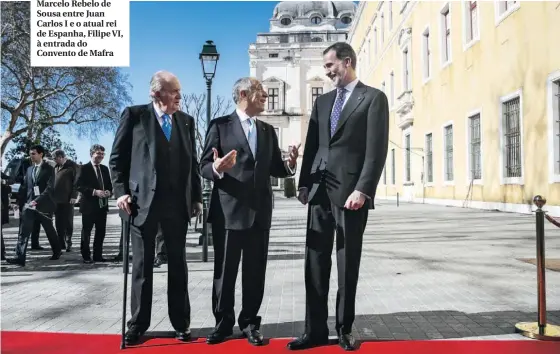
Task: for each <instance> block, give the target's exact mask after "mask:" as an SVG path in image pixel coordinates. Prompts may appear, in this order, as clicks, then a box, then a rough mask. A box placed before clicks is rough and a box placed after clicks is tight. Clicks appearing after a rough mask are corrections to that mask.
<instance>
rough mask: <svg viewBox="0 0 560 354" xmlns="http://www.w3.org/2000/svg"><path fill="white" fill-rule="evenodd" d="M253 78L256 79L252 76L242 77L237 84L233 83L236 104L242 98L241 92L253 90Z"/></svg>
mask: <svg viewBox="0 0 560 354" xmlns="http://www.w3.org/2000/svg"><path fill="white" fill-rule="evenodd" d="M253 80H255V79H254V78H252V77H242V78H241V79H239V80H237V81H236V82H235V84H233V92H232V96H233V102H235V104H238V103H239V101H240V99H241V92H243V91H246V92H249V91H251V88H252V87H253Z"/></svg>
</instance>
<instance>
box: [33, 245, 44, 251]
mask: <svg viewBox="0 0 560 354" xmlns="http://www.w3.org/2000/svg"><path fill="white" fill-rule="evenodd" d="M44 249H45V247H43V246H31V250H33V251H42V250H44Z"/></svg>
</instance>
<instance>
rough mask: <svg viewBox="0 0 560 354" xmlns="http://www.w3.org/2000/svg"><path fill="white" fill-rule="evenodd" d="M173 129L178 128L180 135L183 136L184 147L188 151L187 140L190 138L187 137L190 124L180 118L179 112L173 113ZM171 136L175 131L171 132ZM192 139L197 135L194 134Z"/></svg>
mask: <svg viewBox="0 0 560 354" xmlns="http://www.w3.org/2000/svg"><path fill="white" fill-rule="evenodd" d="M171 129H178V131H179V136H180V137H181V144H183V149H185V151H188V148H187V140H189V139H187V137H188V136H189V126H188V124H187V123H185V122H183V121H182V120H181V119H179V116H178V115H177V113H173V125H172V128H171ZM171 136H173V132H172V133H171ZM191 139H195V137H194V136H192V137H191Z"/></svg>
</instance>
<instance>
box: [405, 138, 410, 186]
mask: <svg viewBox="0 0 560 354" xmlns="http://www.w3.org/2000/svg"><path fill="white" fill-rule="evenodd" d="M404 149H405V150H404V152H405V155H404V156H405V162H404V163H405V173H406V175H405V180H406V181H407V182H410V134H407V135H405V137H404Z"/></svg>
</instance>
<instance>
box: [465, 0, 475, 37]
mask: <svg viewBox="0 0 560 354" xmlns="http://www.w3.org/2000/svg"><path fill="white" fill-rule="evenodd" d="M465 6H466V7H467V8H466V9H465V10H466V11H465V13H466V14H467V20H466V21H465V23H466V25H467V38H466V39H467V41H466V42H467V43H469V42H471V41H472V40H474V39H476V38H478V4H477V2H476V1H467V2H466V4H465Z"/></svg>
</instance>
